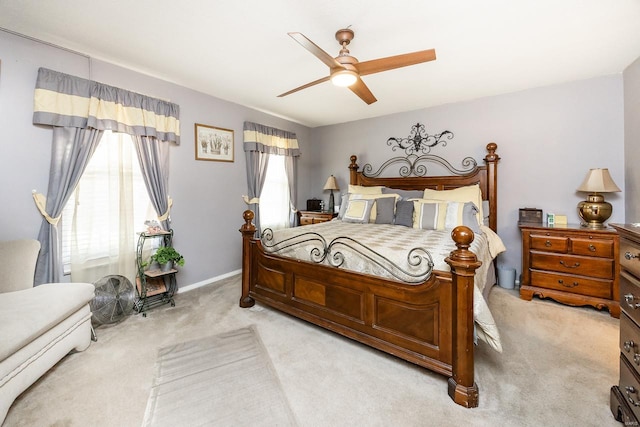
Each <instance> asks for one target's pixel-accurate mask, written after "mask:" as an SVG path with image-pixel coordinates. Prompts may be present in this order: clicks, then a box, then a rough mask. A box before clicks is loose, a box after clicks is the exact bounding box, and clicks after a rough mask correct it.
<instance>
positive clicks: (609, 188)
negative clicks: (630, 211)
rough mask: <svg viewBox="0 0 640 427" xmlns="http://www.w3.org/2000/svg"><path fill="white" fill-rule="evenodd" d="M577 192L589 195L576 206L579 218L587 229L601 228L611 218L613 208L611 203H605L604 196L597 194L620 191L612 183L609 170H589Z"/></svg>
mask: <svg viewBox="0 0 640 427" xmlns="http://www.w3.org/2000/svg"><path fill="white" fill-rule="evenodd" d="M577 191H584V192H587V193H591V194H589V196H587V200H584V201H582V202H580V203H579V204H578V215H580V218H582V220H583V221H584V222H585V224H586V226H587V227H591V228H602V227H604V222H605V221H606V220H608V219H609V217H610V216H611V213H612V212H613V208H612V207H611V203H608V202H605V201H604V196H602V195H601V194H598V193H614V192H618V191H622V190H620V189H619V188H618V186H617V185H616V183H615V182H613V179H612V178H611V175H610V174H609V169H590V170H589V173H587V176H586V177H585V179H584V181H583V182H582V185H580V187H578V190H577Z"/></svg>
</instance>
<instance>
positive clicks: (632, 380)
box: [620, 355, 640, 418]
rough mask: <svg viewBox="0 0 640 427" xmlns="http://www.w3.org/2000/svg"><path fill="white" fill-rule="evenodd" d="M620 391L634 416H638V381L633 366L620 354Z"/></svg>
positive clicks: (639, 403)
mask: <svg viewBox="0 0 640 427" xmlns="http://www.w3.org/2000/svg"><path fill="white" fill-rule="evenodd" d="M620 392H621V393H622V395H623V396H624V398H625V399H626V401H627V403H628V404H629V407H630V408H631V411H632V412H633V414H634V415H635V416H636V418H640V381H638V378H637V376H636V375H635V373H634V369H633V367H631V366H630V365H629V362H627V360H626V359H625V357H624V356H622V355H621V356H620ZM636 405H637V406H636Z"/></svg>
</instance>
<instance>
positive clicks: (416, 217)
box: [413, 200, 449, 230]
mask: <svg viewBox="0 0 640 427" xmlns="http://www.w3.org/2000/svg"><path fill="white" fill-rule="evenodd" d="M448 204H449V203H448V202H434V201H426V200H414V201H413V228H422V229H424V230H444V229H445V221H446V219H447V205H448Z"/></svg>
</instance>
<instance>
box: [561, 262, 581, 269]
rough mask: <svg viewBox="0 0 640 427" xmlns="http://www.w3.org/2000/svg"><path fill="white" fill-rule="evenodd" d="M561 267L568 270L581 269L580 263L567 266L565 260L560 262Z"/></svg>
mask: <svg viewBox="0 0 640 427" xmlns="http://www.w3.org/2000/svg"><path fill="white" fill-rule="evenodd" d="M560 265H562V266H564V267H567V268H577V267H580V263H579V262H575V263H573V265H567V264H565V263H564V260H560Z"/></svg>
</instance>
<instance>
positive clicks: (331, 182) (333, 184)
mask: <svg viewBox="0 0 640 427" xmlns="http://www.w3.org/2000/svg"><path fill="white" fill-rule="evenodd" d="M324 189H325V190H339V189H340V188H339V187H338V182H337V181H336V177H335V176H333V175H331V176H329V178H327V182H326V183H325V184H324Z"/></svg>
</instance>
